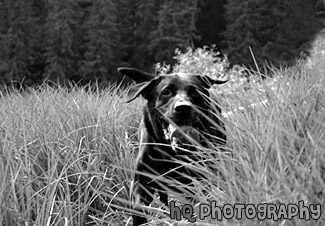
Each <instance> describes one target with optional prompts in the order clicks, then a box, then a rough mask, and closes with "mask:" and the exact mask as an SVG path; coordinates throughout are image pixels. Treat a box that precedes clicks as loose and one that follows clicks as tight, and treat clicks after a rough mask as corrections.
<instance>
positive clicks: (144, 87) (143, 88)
mask: <svg viewBox="0 0 325 226" xmlns="http://www.w3.org/2000/svg"><path fill="white" fill-rule="evenodd" d="M159 78H160V77H155V78H154V79H152V80H150V81H148V82H142V83H136V84H134V85H133V86H131V87H130V89H129V92H128V99H127V100H126V103H129V102H131V101H133V100H134V99H136V98H137V97H139V96H140V95H142V96H143V97H144V98H145V99H148V98H149V95H150V94H151V93H152V91H153V90H154V89H155V87H156V84H157V82H158V80H159Z"/></svg>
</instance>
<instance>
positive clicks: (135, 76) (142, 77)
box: [117, 67, 155, 83]
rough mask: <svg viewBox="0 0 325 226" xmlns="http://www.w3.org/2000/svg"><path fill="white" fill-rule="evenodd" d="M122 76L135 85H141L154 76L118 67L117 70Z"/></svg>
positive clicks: (137, 70)
mask: <svg viewBox="0 0 325 226" xmlns="http://www.w3.org/2000/svg"><path fill="white" fill-rule="evenodd" d="M117 71H118V72H119V73H121V74H122V75H126V76H127V77H129V78H130V79H132V80H133V81H135V82H136V83H143V82H148V81H150V80H152V79H153V78H154V77H155V76H154V75H152V74H150V73H147V72H144V71H141V70H139V69H135V68H129V67H119V68H118V69H117Z"/></svg>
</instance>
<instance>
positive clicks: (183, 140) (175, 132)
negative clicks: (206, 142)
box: [162, 120, 201, 150]
mask: <svg viewBox="0 0 325 226" xmlns="http://www.w3.org/2000/svg"><path fill="white" fill-rule="evenodd" d="M162 124H163V125H162V127H163V132H164V136H165V139H166V141H167V142H168V143H170V145H171V146H172V148H173V149H174V150H176V148H177V147H185V146H188V145H191V144H197V143H200V141H201V135H200V133H199V131H198V130H197V129H195V128H194V126H193V125H192V124H190V123H187V124H181V125H176V124H173V123H168V122H166V121H165V120H164V122H163V123H162Z"/></svg>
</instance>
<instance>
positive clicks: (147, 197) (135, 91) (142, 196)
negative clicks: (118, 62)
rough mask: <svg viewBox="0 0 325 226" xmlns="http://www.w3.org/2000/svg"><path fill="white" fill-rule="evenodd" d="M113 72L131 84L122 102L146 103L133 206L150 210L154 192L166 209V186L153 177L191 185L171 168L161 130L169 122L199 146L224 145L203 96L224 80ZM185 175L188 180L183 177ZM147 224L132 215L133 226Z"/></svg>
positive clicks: (175, 166)
mask: <svg viewBox="0 0 325 226" xmlns="http://www.w3.org/2000/svg"><path fill="white" fill-rule="evenodd" d="M118 71H119V72H120V73H121V74H123V75H126V76H128V77H129V78H131V79H133V80H134V81H135V82H136V84H135V85H133V86H132V87H131V88H130V91H129V100H128V101H127V102H130V101H132V100H134V99H136V98H137V97H138V96H140V95H142V96H143V97H144V98H145V99H146V100H147V105H146V106H145V107H144V110H143V123H144V126H143V131H142V132H143V134H142V140H141V141H140V150H139V155H138V158H137V163H136V164H137V165H136V172H135V193H136V196H137V203H142V204H144V205H147V206H148V205H150V203H151V202H152V200H153V194H154V192H155V190H158V192H159V195H160V200H161V201H162V202H163V203H164V204H165V205H166V206H167V205H168V195H167V192H166V187H168V188H171V186H169V185H168V184H166V183H164V182H163V181H162V180H159V181H158V179H157V176H161V175H163V177H164V178H173V179H176V180H177V181H178V182H180V183H181V184H190V183H191V180H190V179H189V178H191V177H192V176H194V174H191V172H190V171H189V170H187V169H186V168H185V167H183V166H181V165H180V164H179V163H176V162H177V161H175V158H177V156H180V155H181V154H180V153H179V152H178V151H177V150H175V149H174V148H172V147H171V145H170V141H169V140H168V138H166V134H165V131H166V130H167V128H166V127H168V124H170V123H173V124H175V125H176V126H190V127H193V128H195V129H196V130H197V131H199V132H200V134H201V135H202V136H203V137H204V139H203V140H202V141H200V143H201V144H202V145H203V146H206V145H207V143H206V142H205V141H211V142H214V143H217V144H221V145H224V144H225V142H226V135H225V129H224V124H223V123H222V121H221V120H220V117H219V116H220V115H221V110H220V108H218V109H217V110H216V111H213V109H211V104H210V102H209V100H208V98H207V97H209V91H208V89H209V88H210V87H211V86H212V85H213V84H222V83H225V81H217V80H213V79H211V78H209V77H207V76H200V75H188V74H164V75H159V76H153V75H151V74H149V73H146V72H143V71H140V70H137V69H133V68H119V69H118ZM197 110H198V111H199V112H198V111H197ZM203 115H205V116H207V117H204V116H203ZM208 118H209V119H208ZM211 120H212V121H213V124H212V123H211ZM215 125H218V128H215ZM176 169H177V170H176ZM184 173H186V175H189V177H185V176H182V175H184ZM149 174H151V175H157V176H156V177H153V176H149ZM165 181H166V180H165ZM171 189H174V190H175V188H171ZM146 222H147V219H146V218H145V217H141V216H138V215H134V216H133V225H134V226H137V225H140V224H143V223H146Z"/></svg>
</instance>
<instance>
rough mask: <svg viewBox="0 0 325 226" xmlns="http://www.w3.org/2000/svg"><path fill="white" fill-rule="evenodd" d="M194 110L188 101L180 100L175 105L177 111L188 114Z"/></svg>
mask: <svg viewBox="0 0 325 226" xmlns="http://www.w3.org/2000/svg"><path fill="white" fill-rule="evenodd" d="M191 110H192V107H191V104H190V103H188V102H180V103H177V104H176V105H175V111H176V112H177V113H184V114H188V113H190V112H191Z"/></svg>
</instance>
